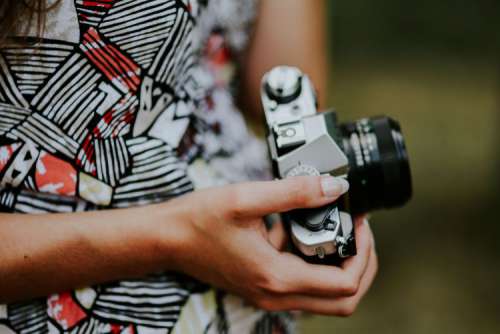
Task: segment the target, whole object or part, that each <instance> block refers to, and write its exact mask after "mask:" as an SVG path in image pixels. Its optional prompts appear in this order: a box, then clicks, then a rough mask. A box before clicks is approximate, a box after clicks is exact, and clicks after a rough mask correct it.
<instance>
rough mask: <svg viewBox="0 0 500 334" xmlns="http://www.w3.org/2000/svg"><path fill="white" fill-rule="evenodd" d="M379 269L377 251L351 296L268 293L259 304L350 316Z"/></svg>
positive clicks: (269, 307) (268, 308)
mask: <svg viewBox="0 0 500 334" xmlns="http://www.w3.org/2000/svg"><path fill="white" fill-rule="evenodd" d="M377 269H378V262H377V256H376V254H375V252H373V254H372V255H371V256H370V260H369V263H368V266H367V270H366V272H365V274H364V275H363V278H362V280H361V284H360V287H359V290H358V292H357V293H356V294H355V295H353V296H351V297H340V298H331V297H330V298H329V297H325V296H322V297H314V296H308V295H298V294H294V295H267V296H264V297H262V298H261V299H260V300H258V302H257V306H258V307H260V308H264V309H266V310H270V311H293V310H302V311H307V312H312V313H316V314H324V315H336V316H350V315H351V314H353V312H354V311H355V310H356V308H357V307H358V305H359V303H360V301H361V299H362V298H363V296H364V295H365V294H366V293H367V292H368V289H369V288H370V286H371V284H372V282H373V280H374V278H375V276H376V273H377Z"/></svg>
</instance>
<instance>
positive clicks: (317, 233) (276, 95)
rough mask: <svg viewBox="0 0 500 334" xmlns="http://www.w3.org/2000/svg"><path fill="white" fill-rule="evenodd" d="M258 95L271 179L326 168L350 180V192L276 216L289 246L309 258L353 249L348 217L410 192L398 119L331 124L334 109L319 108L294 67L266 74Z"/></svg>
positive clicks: (399, 201) (325, 259)
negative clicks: (285, 225) (283, 225)
mask: <svg viewBox="0 0 500 334" xmlns="http://www.w3.org/2000/svg"><path fill="white" fill-rule="evenodd" d="M261 96H262V105H263V107H264V112H265V118H266V123H267V127H268V136H267V142H268V146H269V151H270V156H271V159H272V162H273V169H274V174H275V176H276V177H277V178H286V177H293V176H298V175H324V174H330V175H333V176H340V177H345V178H347V180H348V181H349V183H350V189H349V192H348V193H347V194H345V195H344V196H342V197H341V198H339V200H337V201H336V202H335V203H333V204H329V205H326V206H324V207H321V208H317V209H300V210H294V211H291V212H288V213H286V214H284V215H283V218H284V220H285V222H286V223H288V226H289V229H290V234H291V237H292V240H293V244H294V245H295V247H296V251H299V253H301V254H302V256H303V257H304V258H306V260H308V261H309V262H315V263H338V261H339V260H340V259H342V258H345V257H349V256H353V255H355V254H356V242H355V239H354V225H353V219H352V218H351V215H358V214H363V213H366V212H368V211H371V210H374V209H380V208H392V207H398V206H401V205H403V204H405V203H406V202H407V201H408V200H409V199H410V197H411V193H412V187H411V175H410V166H409V162H408V156H407V152H406V148H405V144H404V140H403V136H402V134H401V129H400V127H399V124H398V123H397V122H396V121H395V120H393V119H391V118H388V117H373V118H364V119H361V120H358V121H356V122H352V123H338V122H337V116H336V113H335V112H334V111H326V112H322V113H318V111H317V104H316V97H315V92H314V89H313V86H312V84H311V82H310V80H309V78H308V77H307V75H305V74H303V73H302V72H301V71H300V70H299V69H297V68H294V67H289V66H279V67H275V68H274V69H272V70H271V71H270V72H268V73H267V74H266V75H265V76H264V77H263V79H262V87H261Z"/></svg>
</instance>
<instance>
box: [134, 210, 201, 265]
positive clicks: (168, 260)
mask: <svg viewBox="0 0 500 334" xmlns="http://www.w3.org/2000/svg"><path fill="white" fill-rule="evenodd" d="M173 201H175V203H170V202H165V203H160V204H154V205H151V206H147V207H144V208H143V209H144V211H145V212H144V216H147V217H148V219H147V222H145V223H143V224H141V227H140V228H141V229H142V231H143V232H142V233H143V235H144V237H143V238H142V239H143V240H146V243H147V244H148V245H149V248H150V249H149V252H150V253H151V254H153V257H154V258H155V259H157V260H158V261H159V265H160V268H163V269H167V270H173V271H182V268H181V267H182V266H181V264H182V262H183V260H182V258H183V257H184V256H185V253H186V252H187V251H188V250H189V248H190V247H189V245H190V244H191V242H190V240H191V239H192V238H191V237H190V236H191V234H192V233H190V223H189V222H190V219H189V217H190V210H189V209H186V208H185V205H184V204H183V203H182V201H180V200H173Z"/></svg>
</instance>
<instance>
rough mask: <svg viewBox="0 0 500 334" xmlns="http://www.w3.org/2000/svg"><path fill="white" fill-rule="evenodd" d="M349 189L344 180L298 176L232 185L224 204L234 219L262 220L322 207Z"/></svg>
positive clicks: (329, 177) (328, 177)
mask: <svg viewBox="0 0 500 334" xmlns="http://www.w3.org/2000/svg"><path fill="white" fill-rule="evenodd" d="M348 188H349V184H348V183H347V181H346V180H345V179H343V178H338V177H331V176H297V177H292V178H288V179H284V180H278V181H267V182H249V183H241V184H236V185H233V186H230V189H231V190H230V191H228V192H226V194H225V196H223V201H224V203H225V205H226V206H227V209H228V212H230V213H231V214H232V215H233V216H236V217H239V218H242V217H260V216H264V215H267V214H270V213H275V212H285V211H289V210H292V209H297V208H311V207H319V206H322V205H325V204H328V203H330V202H333V201H335V200H336V199H337V198H338V197H339V196H341V195H342V194H344V193H345V192H346V191H347V190H348Z"/></svg>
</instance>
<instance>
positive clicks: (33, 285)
mask: <svg viewBox="0 0 500 334" xmlns="http://www.w3.org/2000/svg"><path fill="white" fill-rule="evenodd" d="M175 215H176V213H175V210H174V209H173V208H170V207H167V206H165V205H163V206H161V205H152V206H148V207H143V208H134V209H123V210H106V211H98V212H86V213H71V214H46V215H24V214H0V236H1V242H0V303H1V302H5V301H13V300H20V299H25V298H32V297H37V296H43V295H46V294H48V293H51V292H59V291H64V290H66V289H70V288H75V287H80V286H83V285H87V284H94V283H101V282H105V281H110V280H114V279H118V278H127V277H133V276H140V275H144V274H146V273H150V272H152V271H155V270H158V269H159V268H168V267H170V266H171V265H172V263H171V261H170V260H169V257H168V256H167V255H168V254H169V253H172V252H174V248H175V246H174V245H175V235H174V234H172V233H171V234H169V235H165V236H164V237H165V244H164V245H162V246H160V244H159V242H158V241H159V238H157V237H155V233H151V230H154V231H156V232H157V233H158V232H160V231H161V230H160V229H164V230H165V231H169V230H170V231H173V230H175V229H176V226H175V225H176V224H177V223H176V217H175ZM168 218H170V219H168ZM160 222H161V224H160ZM165 227H169V228H165ZM165 245H166V246H170V247H171V248H172V249H171V251H170V252H168V250H167V249H165Z"/></svg>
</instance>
